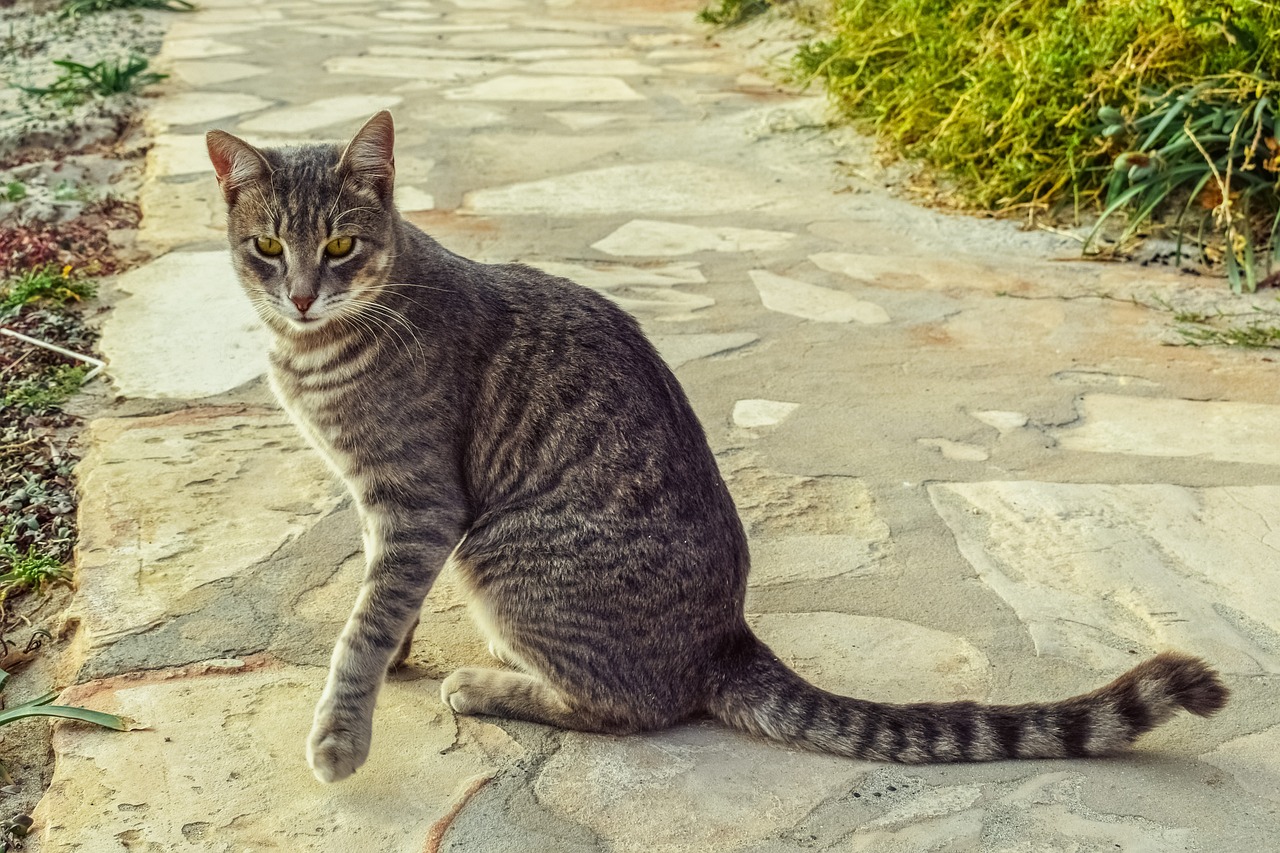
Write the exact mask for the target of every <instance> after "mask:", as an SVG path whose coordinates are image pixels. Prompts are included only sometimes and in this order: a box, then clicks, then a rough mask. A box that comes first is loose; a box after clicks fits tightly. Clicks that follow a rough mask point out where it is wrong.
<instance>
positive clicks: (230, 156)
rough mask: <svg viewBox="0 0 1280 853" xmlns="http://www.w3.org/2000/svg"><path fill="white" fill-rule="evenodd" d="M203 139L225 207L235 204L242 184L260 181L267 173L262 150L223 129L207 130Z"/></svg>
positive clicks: (267, 167) (268, 168) (269, 168)
mask: <svg viewBox="0 0 1280 853" xmlns="http://www.w3.org/2000/svg"><path fill="white" fill-rule="evenodd" d="M204 141H205V144H206V145H207V146H208V147H209V159H210V160H212V161H213V171H214V172H215V173H217V175H218V186H219V187H221V188H222V197H223V198H224V199H226V200H227V205H228V206H230V205H232V204H235V201H236V194H237V193H238V192H239V191H240V189H241V188H242V187H244V186H246V185H247V184H251V183H254V182H255V181H259V180H262V179H263V178H265V177H266V176H267V175H268V174H269V173H270V172H271V167H270V166H269V165H267V161H266V158H264V157H263V156H262V152H260V151H259V150H258V149H257V148H254V147H253V146H252V145H250V144H249V143H247V142H245V141H244V140H243V139H238V138H236V137H234V136H232V135H231V134H229V133H226V132H225V131H221V130H211V131H209V132H208V133H206V134H205V136H204Z"/></svg>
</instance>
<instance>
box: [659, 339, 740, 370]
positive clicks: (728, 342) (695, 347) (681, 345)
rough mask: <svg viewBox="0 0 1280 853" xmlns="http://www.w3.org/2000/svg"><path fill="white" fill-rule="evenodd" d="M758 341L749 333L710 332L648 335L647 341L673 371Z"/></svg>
mask: <svg viewBox="0 0 1280 853" xmlns="http://www.w3.org/2000/svg"><path fill="white" fill-rule="evenodd" d="M758 340H760V337H759V336H758V335H754V334H752V333H751V332H711V333H706V334H690V335H649V341H650V342H651V343H652V344H653V345H654V347H656V348H657V350H658V355H660V356H662V360H663V361H665V362H666V363H667V365H668V366H669V367H670V368H671V369H672V370H675V369H676V368H677V367H681V366H682V365H685V364H688V363H689V362H691V361H697V360H698V359H700V358H708V357H710V356H713V355H720V354H722V353H726V352H733V351H734V350H739V349H742V348H743V347H745V346H747V345H748V344H753V343H755V342H756V341H758Z"/></svg>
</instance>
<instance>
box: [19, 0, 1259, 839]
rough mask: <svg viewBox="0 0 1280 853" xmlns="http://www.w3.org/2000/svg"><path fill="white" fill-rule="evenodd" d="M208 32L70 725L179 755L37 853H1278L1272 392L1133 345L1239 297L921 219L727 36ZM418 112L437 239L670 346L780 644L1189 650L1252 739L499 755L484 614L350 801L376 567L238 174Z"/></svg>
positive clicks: (57, 800)
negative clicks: (306, 384) (367, 585)
mask: <svg viewBox="0 0 1280 853" xmlns="http://www.w3.org/2000/svg"><path fill="white" fill-rule="evenodd" d="M201 6H202V11H200V12H197V13H195V14H192V15H186V16H181V17H175V18H174V19H173V23H172V25H171V27H170V29H169V32H168V37H167V39H166V41H165V44H164V48H163V52H162V62H163V63H164V64H165V65H167V67H168V69H169V70H170V72H171V73H172V75H173V76H172V78H171V80H170V83H169V84H168V85H167V86H166V90H165V91H164V93H163V95H162V96H161V97H159V98H157V99H156V100H155V101H154V102H153V104H152V107H151V109H150V111H149V116H148V121H149V123H150V126H151V130H152V132H153V135H154V137H155V147H154V148H153V149H152V151H151V153H150V155H149V159H148V173H147V180H146V184H145V189H144V190H143V198H142V202H143V205H144V212H145V219H144V221H143V225H142V232H141V235H140V236H141V239H142V240H143V241H144V242H145V243H146V244H148V245H149V246H150V247H151V248H153V249H154V250H155V251H156V252H157V253H158V255H159V256H158V257H157V259H156V260H155V261H154V262H153V263H151V264H150V265H148V266H146V267H143V268H141V269H138V270H135V271H134V272H132V273H129V274H127V275H125V276H122V277H121V278H120V279H119V280H118V281H117V282H115V287H114V291H115V297H114V298H115V305H114V310H113V311H112V312H111V313H110V314H109V315H108V317H107V319H106V323H105V327H104V334H103V347H104V350H105V352H106V354H107V355H108V357H109V358H110V362H111V368H110V372H111V377H112V379H113V381H114V387H115V391H116V392H117V395H118V398H117V400H116V401H115V402H114V403H113V404H112V405H110V406H109V407H108V408H107V409H106V411H105V412H104V413H103V415H102V416H101V417H100V418H99V419H98V420H96V421H95V422H94V423H93V424H92V426H91V429H90V433H89V438H88V453H87V456H86V459H85V462H84V464H83V466H82V490H83V495H84V497H83V503H82V511H81V517H82V521H81V524H82V530H83V541H82V542H81V546H80V552H79V561H80V565H79V572H80V574H79V577H80V586H79V590H78V592H77V595H76V598H75V602H74V605H73V610H72V613H71V624H72V626H73V627H74V628H75V629H76V633H75V637H76V640H75V646H76V658H75V661H74V666H75V668H76V672H77V673H78V677H77V679H76V680H77V681H78V684H77V686H75V687H73V688H71V689H70V690H69V691H68V695H67V696H66V697H65V698H67V699H68V700H76V701H80V702H83V703H85V704H88V705H90V706H92V707H96V708H101V709H104V710H112V711H118V712H121V713H125V714H129V715H131V716H134V717H136V718H138V719H139V720H141V721H143V722H145V723H146V724H148V725H149V726H150V728H149V730H146V731H138V732H133V733H130V734H116V733H110V732H105V731H102V730H97V729H86V728H77V727H70V726H63V727H61V728H60V729H59V731H58V732H57V734H56V736H55V749H56V752H57V769H56V774H55V778H54V782H53V785H52V787H51V789H50V791H49V793H48V795H47V796H46V797H45V799H44V801H43V802H42V804H41V806H40V808H39V809H38V810H37V820H38V828H39V837H40V843H39V845H38V849H40V850H42V851H46V853H48V851H81V853H110V851H125V850H128V851H143V850H145V851H235V853H242V851H263V850H286V851H335V853H345V851H378V853H382V851H387V853H400V852H401V851H404V853H410V851H412V853H418V852H419V851H444V850H452V851H467V853H504V851H548V853H559V851H566V853H567V852H568V851H574V852H575V853H576V851H615V852H616V853H624V851H637V853H638V851H645V853H658V852H659V851H662V852H663V853H665V852H666V851H672V853H674V851H717V853H718V852H719V851H744V853H745V851H751V853H766V851H767V853H775V851H776V853H784V851H785V853H791V851H812V850H839V851H862V850H866V851H876V853H894V851H904V853H917V851H929V850H948V851H970V850H975V851H976V850H982V851H1027V850H1035V851H1042V850H1054V851H1102V850H1123V851H1190V850H1195V851H1269V850H1274V849H1275V838H1276V837H1277V831H1278V830H1280V817H1278V816H1277V804H1278V803H1280V759H1277V751H1278V750H1280V707H1277V703H1276V702H1275V701H1274V697H1275V695H1276V693H1275V689H1276V679H1277V674H1278V673H1280V585H1278V584H1277V583H1276V582H1275V580H1274V577H1275V573H1276V568H1277V563H1278V562H1280V561H1278V559H1277V558H1278V557H1280V553H1278V551H1277V549H1278V548H1280V539H1278V538H1277V534H1276V533H1275V532H1274V531H1276V530H1280V467H1277V466H1280V441H1278V440H1277V435H1278V434H1280V385H1278V384H1277V383H1276V382H1275V381H1274V380H1273V376H1274V373H1275V365H1274V364H1273V363H1272V362H1271V361H1270V360H1269V359H1267V358H1264V357H1260V356H1259V355H1257V354H1255V353H1249V352H1241V351H1226V350H1207V349H1206V350H1199V349H1189V348H1173V347H1165V346H1161V345H1160V337H1161V334H1162V323H1163V322H1164V320H1165V316H1164V315H1161V314H1159V313H1157V312H1154V311H1151V310H1148V309H1145V308H1142V307H1140V306H1139V305H1137V304H1134V302H1132V301H1129V300H1131V299H1132V298H1134V297H1140V298H1142V299H1144V300H1147V301H1150V300H1152V299H1155V298H1166V299H1173V298H1175V297H1179V298H1182V297H1185V295H1186V294H1188V293H1194V292H1197V291H1196V289H1197V288H1199V289H1200V291H1203V290H1205V289H1206V288H1219V287H1224V286H1225V285H1223V284H1221V283H1218V282H1203V283H1202V282H1197V281H1195V280H1189V279H1186V278H1182V277H1178V276H1176V275H1174V274H1173V273H1171V272H1164V271H1153V270H1151V269H1141V268H1136V267H1128V266H1121V265H1103V264H1089V263H1083V262H1078V261H1071V260H1069V259H1070V258H1072V257H1073V256H1074V255H1075V253H1076V247H1075V245H1074V244H1072V243H1070V242H1069V241H1065V240H1063V239H1062V238H1060V237H1057V236H1054V235H1051V234H1047V233H1034V232H1032V233H1025V232H1020V231H1018V230H1016V229H1015V228H1014V227H1012V226H1011V225H1010V224H1008V223H994V222H989V221H982V220H977V219H972V218H964V217H949V216H946V215H943V214H941V213H938V212H934V211H929V210H924V209H920V208H917V207H913V206H912V205H910V204H908V203H906V202H904V201H902V200H900V199H896V198H894V197H892V196H890V195H888V194H887V193H886V192H885V191H884V190H883V187H882V186H881V182H880V181H879V178H878V176H879V175H880V172H879V171H878V169H877V167H876V165H875V161H874V158H873V157H871V155H870V146H869V144H868V143H866V142H865V141H862V140H859V139H858V138H856V137H854V136H852V135H851V134H848V133H846V132H828V131H827V130H826V129H825V128H824V127H823V116H824V110H823V106H822V102H821V100H820V99H819V98H817V97H815V96H814V95H813V94H809V95H797V94H795V93H788V92H782V91H779V90H778V89H777V88H775V87H774V86H773V85H771V84H769V83H768V82H767V81H766V80H765V79H764V78H762V77H761V76H759V75H758V73H756V72H755V71H752V70H749V68H748V65H749V60H750V58H751V57H752V56H759V55H760V51H761V50H762V49H763V50H764V51H765V52H767V51H768V50H770V49H772V47H771V46H770V45H769V44H767V43H766V44H765V45H763V48H762V47H761V46H760V45H751V44H747V43H746V42H745V41H744V40H743V37H741V36H739V37H738V39H739V43H738V44H737V45H723V44H717V43H716V42H715V41H711V42H708V41H706V40H705V38H704V36H705V34H704V32H703V31H702V30H700V29H699V28H698V26H697V25H696V24H695V23H694V22H693V16H692V12H693V10H694V7H695V3H694V2H691V0H365V1H364V2H360V3H356V2H352V0H288V2H283V0H282V1H281V2H270V0H263V2H252V0H202V2H201ZM748 48H752V49H754V50H755V53H754V54H752V53H750V52H749V51H748ZM384 107H386V108H390V109H392V110H393V112H394V114H395V116H396V120H397V125H398V131H399V145H398V151H397V160H398V169H399V201H400V205H401V207H402V209H403V210H404V211H405V214H406V216H408V217H409V218H410V219H412V220H413V221H414V222H415V223H417V224H418V225H420V226H421V227H423V228H424V229H426V230H427V231H428V232H430V233H432V234H433V235H434V236H436V237H437V238H438V239H439V240H440V241H441V242H443V243H444V244H445V245H446V246H448V247H450V248H452V249H454V250H455V251H458V252H460V253H462V254H466V255H470V256H472V257H477V258H480V259H483V260H492V261H510V260H519V261H524V262H527V263H531V264H534V265H537V266H540V267H543V268H545V269H548V270H551V271H553V272H556V273H561V274H564V275H566V276H569V277H572V278H574V279H576V280H577V281H579V282H581V283H582V284H585V285H588V286H590V287H593V288H596V289H598V290H600V291H601V292H602V293H605V294H606V295H608V296H609V297H610V298H612V299H615V300H617V301H618V302H619V303H620V304H622V305H623V306H625V307H626V308H628V309H629V310H631V311H632V312H634V313H635V314H636V315H638V316H639V317H640V318H641V319H642V321H643V322H644V324H645V327H646V329H647V331H648V332H649V334H650V335H651V336H652V338H653V340H654V341H655V342H656V343H657V345H658V347H659V348H660V350H661V351H662V353H663V355H664V356H665V357H666V358H667V359H668V360H669V361H670V363H671V364H672V366H673V367H674V368H675V369H676V372H677V375H678V376H679V377H680V379H681V381H682V382H683V383H684V384H685V386H686V388H687V389H688V391H689V394H690V396H691V398H692V400H693V404H694V407H695V408H696V410H697V411H698V413H699V415H700V417H701V418H702V420H703V422H704V424H705V425H706V427H707V431H708V433H709V436H710V440H711V442H712V444H713V446H714V448H715V450H716V452H717V454H718V457H719V459H720V463H721V466H722V468H723V470H724V472H725V474H726V477H727V478H728V479H729V481H730V483H731V487H732V489H733V492H734V495H735V497H736V499H737V501H738V504H739V507H740V508H741V511H742V513H743V515H744V517H745V520H746V523H747V527H748V530H749V533H750V535H751V538H752V550H753V553H754V558H755V569H754V573H753V585H752V589H751V595H750V598H749V601H748V607H749V611H750V614H751V620H752V623H753V625H754V626H755V627H756V628H757V629H758V631H759V633H760V634H761V635H762V636H763V637H764V638H765V639H766V640H767V641H768V642H769V643H770V644H771V645H772V646H773V647H774V648H775V649H776V650H777V651H778V652H779V654H781V655H782V656H783V657H784V658H785V659H786V660H788V661H789V662H790V663H791V664H792V665H793V666H795V667H796V668H797V669H798V670H799V671H800V672H802V673H804V674H805V675H806V676H808V677H809V678H810V679H812V680H813V681H815V682H817V683H818V684H819V685H821V686H824V687H827V688H829V689H832V690H836V691H840V692H846V693H852V694H857V695H859V696H861V697H864V698H871V699H882V700H896V701H909V700H918V699H946V698H961V697H972V698H978V699H985V700H991V701H1010V702H1016V701H1026V700H1031V699H1035V698H1050V697H1053V698H1056V697H1060V696H1066V695H1069V694H1073V693H1076V692H1080V691H1083V690H1085V689H1091V688H1093V687H1094V686H1097V685H1099V684H1101V683H1103V682H1105V681H1107V680H1109V679H1110V678H1111V677H1113V676H1114V675H1116V674H1117V673H1119V672H1120V671H1121V670H1123V669H1124V668H1126V667H1128V666H1129V665H1131V664H1132V663H1134V662H1136V661H1137V660H1138V659H1139V658H1140V657H1142V656H1145V655H1147V654H1150V653H1151V652H1153V651H1155V650H1158V649H1162V648H1178V649H1183V650H1185V651H1189V652H1193V653H1197V654H1201V655H1203V656H1205V657H1207V658H1209V659H1210V660H1212V661H1213V662H1215V663H1216V664H1217V665H1219V666H1220V667H1221V668H1222V671H1223V672H1224V674H1225V675H1226V678H1227V680H1228V682H1229V683H1230V685H1231V687H1232V689H1233V690H1234V691H1235V696H1234V701H1233V703H1232V704H1231V705H1230V706H1229V707H1228V709H1227V710H1226V711H1225V712H1224V713H1223V714H1222V715H1220V716H1219V717H1218V718H1216V719H1214V720H1210V721H1205V720H1200V719H1191V718H1185V717H1184V718H1182V719H1179V720H1178V721H1176V722H1174V723H1172V724H1170V725H1169V726H1167V727H1165V728H1162V729H1160V730H1158V731H1157V732H1155V733H1153V734H1151V735H1149V736H1148V737H1146V738H1145V739H1143V740H1142V741H1141V742H1140V745H1139V748H1138V749H1137V750H1135V751H1134V753H1133V754H1132V755H1129V756H1126V757H1123V758H1119V759H1114V760H1107V761H1095V762H1079V761H1054V762H1026V763H1003V764H994V765H984V766H950V767H923V768H921V767H898V766H883V765H876V764H869V763H860V762H854V761H848V760H843V759H836V758H831V757H825V756H820V755H812V754H807V753H801V752H796V751H791V750H787V749H784V748H781V747H779V746H776V745H773V744H769V743H764V742H760V741H757V740H753V739H750V738H747V737H744V736H740V735H737V734H734V733H731V732H729V731H726V730H723V729H720V728H716V727H712V726H708V725H692V726H688V727H684V728H680V729H677V730H673V731H669V732H664V733H660V734H655V735H651V736H645V737H630V738H610V737H598V736H588V735H583V734H577V733H567V732H560V731H552V730H548V729H546V728H543V727H539V726H534V725H526V724H517V723H509V722H504V721H496V720H491V719H471V718H459V717H455V716H454V715H453V714H452V713H450V712H448V711H447V710H446V709H445V708H444V707H443V706H442V705H441V704H440V701H439V699H438V690H437V688H438V681H439V679H441V678H442V677H443V676H444V675H445V674H447V673H448V672H449V671H451V670H452V669H454V668H455V667H458V666H460V665H464V664H473V663H485V662H487V660H488V658H487V654H486V652H485V648H484V646H483V644H482V643H481V641H480V639H479V635H478V634H477V633H476V631H475V630H473V628H472V626H471V625H470V623H469V620H468V617H467V615H466V613H465V611H464V608H463V605H462V602H461V601H460V599H459V595H458V591H457V589H456V586H455V585H454V583H453V582H452V581H451V579H449V578H447V577H446V578H444V579H443V580H442V581H441V583H440V584H439V585H438V587H437V589H436V590H434V591H433V592H432V595H431V596H430V598H429V599H428V602H427V605H426V608H425V612H424V616H423V621H422V627H421V629H420V630H419V631H418V635H417V639H416V642H415V646H414V650H413V654H412V656H411V659H410V662H411V666H410V667H409V668H408V670H407V672H405V673H403V674H401V675H398V676H396V677H394V678H393V679H392V680H391V682H390V684H389V685H388V686H387V688H386V689H385V691H384V692H383V694H382V697H381V700H380V703H379V704H380V707H379V713H378V716H377V718H376V723H375V735H374V746H373V754H372V758H371V760H370V762H369V764H368V765H367V766H366V767H364V768H363V769H362V770H361V771H360V772H359V773H357V774H356V776H355V777H354V778H353V779H351V780H349V781H347V782H344V783H341V784H338V785H334V786H323V785H321V784H319V783H317V782H316V781H315V780H314V779H313V778H312V776H311V774H310V771H309V770H308V769H307V767H306V765H305V763H304V760H303V742H304V736H305V733H306V730H307V727H308V725H309V723H310V718H311V711H312V706H313V704H314V702H315V700H316V697H317V696H318V693H319V690H320V687H321V685H322V682H323V679H324V672H325V665H326V662H327V659H328V656H329V652H330V649H331V646H332V643H333V640H334V638H335V637H336V635H337V633H338V630H339V628H340V626H341V624H342V622H343V620H344V619H345V617H346V613H347V611H348V608H349V606H350V604H351V601H352V598H353V596H354V591H355V587H356V583H357V579H358V577H359V575H360V572H361V558H360V555H359V536H358V535H357V532H356V525H355V521H354V518H353V511H352V509H351V506H350V503H349V502H348V501H347V500H346V498H345V497H344V495H343V494H342V492H341V489H340V488H339V486H338V485H337V484H336V483H335V482H333V480H332V479H331V478H330V477H329V476H328V475H327V474H326V473H325V471H324V469H323V468H322V466H321V463H320V460H319V459H318V458H317V457H316V456H315V455H314V454H313V453H311V452H310V451H309V450H308V449H306V448H305V447H304V446H303V444H302V442H301V440H300V439H299V437H298V436H297V435H296V434H295V431H294V430H293V428H292V427H291V426H290V425H288V424H287V423H286V421H285V419H284V418H283V417H282V416H281V414H280V412H279V411H278V410H277V408H276V406H275V405H274V403H273V401H272V399H271V396H270V393H269V392H268V390H267V389H266V388H265V384H264V381H263V379H262V373H263V366H264V347H265V345H266V340H265V334H264V332H263V331H262V330H261V329H260V328H259V327H258V326H257V324H256V320H255V317H254V315H253V313H252V311H251V310H250V308H249V306H248V304H247V302H246V300H244V298H243V297H242V295H241V293H240V292H239V290H238V288H237V287H236V285H235V284H234V282H233V279H232V275H231V271H230V267H229V263H228V258H227V253H226V249H225V245H224V243H223V238H222V234H221V227H222V226H221V218H222V212H221V201H220V200H219V198H218V191H217V189H216V186H215V184H214V180H213V177H212V172H211V170H210V168H209V166H208V163H207V161H206V159H205V154H204V145H203V139H202V137H203V133H204V131H205V130H207V129H209V128H212V127H220V128H225V129H228V130H231V131H233V132H236V133H240V134H243V135H245V136H246V137H247V138H249V139H250V140H251V141H253V142H257V143H272V142H294V141H315V140H343V139H345V138H346V137H347V136H348V135H349V134H350V133H352V132H353V131H354V130H355V129H356V128H357V127H358V126H359V124H360V123H361V122H362V121H363V120H364V119H365V118H367V117H368V116H369V115H370V114H372V113H373V112H374V111H376V110H378V109H381V108H384ZM837 161H842V162H844V163H845V164H846V167H847V168H846V169H845V170H844V174H842V173H841V170H839V169H838V168H837V167H836V165H835V164H836V162H837ZM1064 258H1065V259H1068V260H1060V259H1064Z"/></svg>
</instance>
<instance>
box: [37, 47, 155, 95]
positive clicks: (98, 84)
mask: <svg viewBox="0 0 1280 853" xmlns="http://www.w3.org/2000/svg"><path fill="white" fill-rule="evenodd" d="M53 64H54V65H56V66H58V67H59V68H61V69H62V73H61V74H60V75H59V76H58V79H56V80H54V81H53V83H51V84H50V85H49V86H45V87H43V88H38V87H32V86H19V87H18V88H20V89H21V90H22V91H24V92H26V93H27V94H30V95H35V96H36V97H38V98H49V99H51V100H53V101H55V102H56V103H58V104H60V105H62V106H64V107H71V106H75V105H77V104H82V103H84V102H85V101H87V100H89V99H90V98H94V97H98V98H106V97H110V96H111V95H119V94H126V93H131V92H136V91H137V90H139V89H141V88H142V87H143V86H147V85H149V84H151V83H158V82H160V81H161V80H164V79H165V78H167V77H168V76H169V75H167V74H158V73H156V72H154V71H147V66H148V64H149V63H148V61H147V59H146V57H143V56H138V55H137V54H131V55H130V56H129V57H127V58H125V59H114V60H107V59H104V60H102V61H100V62H96V63H94V64H93V65H85V64H83V63H80V62H72V61H71V60H70V59H55V60H53Z"/></svg>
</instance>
